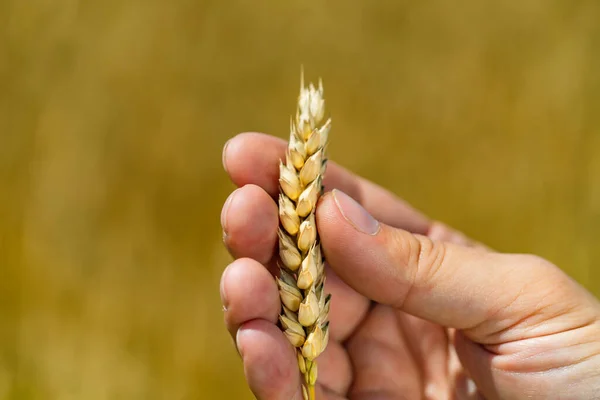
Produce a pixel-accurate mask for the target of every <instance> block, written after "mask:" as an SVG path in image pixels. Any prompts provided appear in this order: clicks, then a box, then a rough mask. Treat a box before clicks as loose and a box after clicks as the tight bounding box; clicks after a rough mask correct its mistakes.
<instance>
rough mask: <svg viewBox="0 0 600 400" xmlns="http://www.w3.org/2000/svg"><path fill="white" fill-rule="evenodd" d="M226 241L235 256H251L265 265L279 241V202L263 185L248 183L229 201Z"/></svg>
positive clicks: (224, 219)
mask: <svg viewBox="0 0 600 400" xmlns="http://www.w3.org/2000/svg"><path fill="white" fill-rule="evenodd" d="M221 219H222V222H223V231H224V241H225V245H226V246H227V247H228V248H229V250H230V251H231V253H232V255H233V256H234V257H236V258H240V257H249V258H253V259H255V260H257V261H258V262H260V263H263V264H266V263H268V262H269V260H271V258H272V257H273V254H274V251H275V245H276V243H277V226H278V225H279V217H278V212H277V205H276V204H275V202H274V201H273V199H272V198H271V197H270V196H269V194H268V193H267V192H265V191H264V190H263V189H262V188H260V187H258V186H256V185H251V184H250V185H246V186H244V187H242V188H239V189H237V190H236V191H235V192H234V193H232V195H231V196H230V197H229V199H228V200H227V202H226V205H225V206H224V209H223V215H222V218H221Z"/></svg>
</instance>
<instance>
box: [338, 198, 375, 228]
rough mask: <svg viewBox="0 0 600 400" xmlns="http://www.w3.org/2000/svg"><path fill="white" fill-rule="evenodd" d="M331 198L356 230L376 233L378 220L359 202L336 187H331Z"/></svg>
mask: <svg viewBox="0 0 600 400" xmlns="http://www.w3.org/2000/svg"><path fill="white" fill-rule="evenodd" d="M332 194H333V200H334V201H335V204H336V206H337V208H338V210H340V213H341V214H342V215H343V216H344V219H345V220H346V221H348V222H349V223H350V224H351V225H352V226H353V227H354V228H355V229H356V230H357V231H359V232H362V233H366V234H367V235H376V234H377V232H379V228H380V226H379V222H378V221H377V220H376V219H375V218H373V217H372V216H371V214H369V213H368V212H367V210H365V209H364V208H363V207H362V206H361V205H360V204H358V203H357V202H356V201H354V200H353V199H352V198H351V197H350V196H348V195H347V194H345V193H344V192H340V191H339V190H337V189H333V191H332Z"/></svg>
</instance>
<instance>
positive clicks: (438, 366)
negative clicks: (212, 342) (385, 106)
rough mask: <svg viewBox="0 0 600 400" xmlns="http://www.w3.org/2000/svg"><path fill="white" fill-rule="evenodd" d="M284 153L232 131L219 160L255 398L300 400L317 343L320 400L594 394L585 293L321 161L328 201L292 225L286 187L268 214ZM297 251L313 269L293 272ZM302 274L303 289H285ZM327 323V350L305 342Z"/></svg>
mask: <svg viewBox="0 0 600 400" xmlns="http://www.w3.org/2000/svg"><path fill="white" fill-rule="evenodd" d="M315 91H318V89H316V88H315ZM297 125H299V124H297ZM315 128H316V125H315ZM296 130H297V126H296V127H294V132H296ZM313 130H314V129H313ZM294 140H295V139H292V141H291V142H290V143H293V142H294ZM304 140H306V139H304ZM308 140H310V139H308ZM303 143H304V142H303ZM319 143H321V141H319ZM305 146H306V144H305ZM320 146H322V144H320ZM288 149H289V143H285V142H284V141H281V140H280V139H276V138H274V137H270V136H267V135H262V134H242V135H239V136H237V137H236V138H234V139H232V140H231V141H229V142H228V145H227V146H226V148H225V150H224V154H223V163H224V166H225V169H226V170H227V172H228V174H229V176H230V177H231V179H232V180H233V182H234V183H235V184H236V185H237V186H239V189H237V190H236V191H235V192H234V193H232V194H231V195H230V196H229V198H228V200H227V202H226V204H225V206H224V208H223V212H222V215H221V223H222V225H223V231H224V242H225V244H226V246H227V247H228V249H229V251H230V252H231V254H232V255H233V256H234V257H235V258H236V260H235V261H234V262H233V263H232V264H231V265H229V266H228V267H227V269H226V270H225V272H224V273H223V277H222V279H221V296H222V301H223V306H224V308H225V310H226V311H225V322H226V325H227V328H228V330H229V332H230V333H231V335H232V336H233V337H234V338H235V341H236V345H237V348H238V350H239V353H240V355H241V357H242V360H243V364H244V373H245V376H246V379H247V381H248V384H249V386H250V389H251V390H252V392H253V393H254V394H255V395H256V397H257V398H258V399H260V400H272V399H277V400H279V399H281V400H290V399H292V400H301V399H302V398H303V396H305V395H307V394H308V393H306V392H307V390H306V389H308V388H311V387H312V383H314V382H315V378H312V377H311V376H310V371H311V370H312V365H311V363H312V360H314V357H316V355H318V354H319V353H320V352H321V351H322V350H323V348H324V347H325V345H324V344H326V343H327V342H328V344H327V347H326V348H325V350H324V351H323V353H322V354H321V355H320V356H319V358H318V362H319V371H318V372H319V373H318V381H316V384H315V385H314V393H315V397H316V398H317V399H319V400H323V399H326V400H340V399H345V398H349V399H359V400H360V399H375V398H377V399H397V398H407V399H420V398H427V399H448V398H488V399H504V398H510V399H520V398H531V396H532V395H533V396H534V397H535V398H539V399H559V398H561V399H562V398H564V399H567V398H568V399H598V398H600V342H599V341H598V338H599V337H600V305H599V304H598V301H597V300H596V299H595V298H594V297H593V296H591V295H590V293H588V292H586V291H585V290H584V289H583V288H582V287H581V286H579V285H578V284H577V283H576V282H574V281H572V280H571V279H569V278H568V277H567V276H566V275H565V274H564V273H562V271H560V270H559V269H558V268H557V267H555V266H554V265H552V264H550V263H548V262H547V261H545V260H542V259H540V258H538V257H534V256H529V255H515V254H499V253H494V252H491V251H489V250H487V249H485V248H483V247H482V246H478V245H477V244H475V243H473V242H471V241H469V240H467V239H465V237H464V236H463V235H461V234H459V233H457V232H455V231H453V230H451V229H449V228H447V227H445V226H444V225H441V224H439V223H435V222H432V221H430V220H429V219H427V218H426V217H424V216H423V215H422V214H420V213H418V212H417V211H415V210H414V209H412V208H411V207H409V206H408V205H407V204H406V203H404V202H403V201H401V200H399V199H397V198H396V197H394V196H393V195H392V194H390V193H389V192H387V191H385V190H383V189H382V188H380V187H378V186H376V185H374V184H372V183H370V182H368V181H366V180H364V179H362V178H358V177H357V176H355V175H353V174H351V173H350V172H348V171H346V170H344V169H343V168H341V167H340V166H338V165H336V164H335V163H331V162H330V163H328V167H327V186H328V187H331V188H333V189H334V190H333V191H332V192H330V193H326V194H324V195H323V197H322V198H321V200H320V201H319V203H318V205H317V207H316V210H314V203H313V202H312V200H311V201H310V207H307V208H306V210H304V211H301V212H300V213H299V212H298V204H296V202H295V200H293V198H294V197H296V194H298V190H296V191H295V192H294V191H291V190H289V188H287V189H286V190H285V191H283V192H284V194H285V193H286V192H287V194H285V196H287V198H288V199H289V200H290V201H292V203H293V204H291V205H290V203H289V202H288V200H286V198H285V197H284V198H283V199H281V203H282V207H278V203H279V201H280V194H281V191H282V187H281V186H284V185H285V183H283V184H282V185H281V186H280V179H281V176H282V175H283V176H287V175H289V174H287V173H286V172H285V171H286V170H284V173H283V174H281V175H280V166H279V164H278V162H279V160H282V159H286V157H287V156H288V154H289V151H288ZM312 154H313V155H314V154H316V153H312ZM305 157H306V158H304V160H305V161H304V163H305V164H306V163H307V162H308V161H306V160H308V159H309V158H310V156H308V155H307V156H305ZM321 157H322V156H321ZM288 165H289V164H288V163H287V159H286V162H285V163H284V167H285V168H287V170H288V171H289V170H290V169H291V168H289V167H288ZM297 165H300V164H299V163H298V164H297ZM293 168H294V171H296V172H295V173H297V174H299V173H301V171H302V168H299V167H297V166H296V165H294V166H293ZM292 172H293V171H292ZM319 173H321V172H319ZM286 174H287V175H286ZM290 176H291V175H290ZM309 176H311V177H312V176H314V173H313V174H309ZM290 179H292V180H293V179H294V178H290ZM298 179H300V178H298ZM314 179H317V178H314ZM314 179H312V180H311V179H306V180H304V182H305V184H304V186H306V187H309V186H310V185H311V182H314ZM304 190H306V189H304ZM344 192H346V193H349V194H351V195H352V197H354V198H359V199H360V200H361V203H362V205H361V204H359V203H358V202H356V201H355V200H353V198H351V197H350V196H348V195H346V194H344ZM290 195H291V196H290ZM300 197H301V194H298V196H297V199H300ZM363 205H364V207H363ZM294 206H295V208H294ZM292 210H294V211H295V212H296V213H297V214H298V220H296V219H295V218H294V215H293V212H292ZM308 210H310V211H308ZM281 216H283V217H281ZM288 217H289V218H290V219H292V220H293V221H287V218H288ZM281 219H283V220H284V221H285V222H284V221H281ZM313 221H314V223H315V225H314V226H316V227H317V231H318V240H317V235H316V233H317V232H314V231H310V230H309V231H306V230H302V232H304V233H303V234H302V235H300V232H301V228H300V225H302V224H305V227H306V226H308V225H310V226H313ZM380 221H381V222H380ZM280 226H284V227H285V226H287V227H285V228H284V230H285V232H284V231H282V230H281V229H280ZM296 226H297V229H298V232H297V233H296V234H294V233H293V232H294V230H295V228H294V227H296ZM288 229H291V231H292V232H290V231H289V230H288ZM304 229H306V228H304ZM409 231H411V232H414V233H416V234H412V233H409ZM307 234H308V236H307V238H308V239H306V241H305V240H304V239H302V240H301V242H302V243H299V239H301V238H303V237H304V235H307ZM282 235H287V236H283V238H284V239H283V240H284V241H285V242H284V243H283V244H282V243H281V242H280V237H282ZM425 235H427V236H425ZM288 239H289V240H288ZM309 239H310V240H309ZM317 243H319V244H320V246H321V247H320V251H321V253H322V254H323V255H325V257H326V258H327V263H328V265H329V266H330V267H331V269H330V270H329V269H328V268H327V290H328V291H329V292H331V294H332V296H333V297H332V298H333V300H332V302H331V310H330V312H329V319H331V324H330V325H327V322H326V320H327V318H326V317H325V315H324V314H323V313H322V312H321V311H322V310H324V309H326V307H325V304H326V303H327V299H326V298H323V297H322V296H323V294H322V292H321V290H322V289H321V283H322V280H323V268H322V265H321V264H318V260H320V259H321V258H320V256H319V255H318V254H316V252H317V251H318V250H317V249H316V244H317ZM280 245H281V247H280ZM277 249H282V252H283V253H284V254H283V255H282V256H281V257H279V253H281V252H280V251H278V250H277ZM294 249H296V251H297V254H299V255H300V256H299V257H298V256H297V254H296V253H295V252H294ZM298 249H300V250H299V251H298ZM288 250H289V251H290V252H291V253H290V255H288V254H287V253H286V252H287V251H288ZM311 254H313V258H312V260H315V259H316V260H317V261H315V262H314V265H315V266H314V267H313V266H312V265H311V266H306V267H304V268H303V266H302V263H303V262H304V260H306V257H307V255H308V256H310V255H311ZM315 254H316V257H314V255H315ZM278 258H281V259H282V260H285V261H284V263H282V264H283V265H284V272H283V273H282V274H279V273H278V271H277V266H276V265H275V261H274V260H277V259H278ZM310 262H311V263H312V261H310ZM298 263H299V264H298ZM307 263H308V261H307ZM303 271H309V275H310V277H308V276H307V277H306V281H304V280H303V281H302V282H301V283H299V282H298V281H299V279H300V276H301V275H302V272H303ZM286 274H287V275H286ZM305 275H306V273H305ZM275 276H276V277H275ZM302 276H304V275H302ZM302 279H305V278H302ZM298 293H300V295H298ZM313 294H314V296H313ZM315 297H316V299H317V300H316V302H315V300H314V299H315ZM282 301H283V304H284V305H285V307H286V308H282V306H281V303H282ZM301 304H304V308H303V310H304V311H302V317H301V316H300V313H301V311H300V310H301V309H300V305H301ZM314 304H317V306H318V307H317V306H315V305H314ZM296 308H297V311H292V310H294V309H296ZM325 314H327V313H325ZM315 316H317V317H316V321H315V322H313V320H314V319H315ZM284 317H285V318H284ZM282 320H283V322H282ZM296 320H297V323H298V324H297V325H296ZM301 320H302V322H301ZM325 326H326V327H327V328H326V332H327V334H328V335H329V340H327V339H326V337H325V336H324V335H323V336H321V335H322V333H320V334H319V336H316V337H315V336H314V335H313V337H315V339H311V334H314V332H317V331H318V328H320V329H321V332H323V331H324V330H325V329H324V328H325ZM281 328H283V329H284V330H283V331H282V330H281ZM319 340H320V342H319ZM290 342H292V343H293V344H294V345H295V347H294V346H291V345H290ZM306 343H309V345H308V346H306ZM305 346H306V347H305ZM305 348H306V355H307V356H309V357H305ZM299 355H302V357H299ZM307 360H308V361H309V363H308V364H307V363H306V361H307ZM302 362H304V363H305V365H304V366H302ZM299 363H300V364H299ZM299 365H300V367H301V368H302V370H303V371H306V372H308V375H309V376H308V379H307V373H306V372H305V373H304V374H300V373H299V372H298V371H299ZM315 372H316V370H315ZM315 375H316V374H315ZM307 381H308V382H307ZM311 389H312V388H311Z"/></svg>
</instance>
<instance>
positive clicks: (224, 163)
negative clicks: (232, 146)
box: [221, 139, 231, 173]
mask: <svg viewBox="0 0 600 400" xmlns="http://www.w3.org/2000/svg"><path fill="white" fill-rule="evenodd" d="M229 143H231V139H229V140H228V141H227V142H225V145H224V146H223V154H222V155H221V162H222V163H223V169H224V170H225V172H227V173H229V171H227V146H229Z"/></svg>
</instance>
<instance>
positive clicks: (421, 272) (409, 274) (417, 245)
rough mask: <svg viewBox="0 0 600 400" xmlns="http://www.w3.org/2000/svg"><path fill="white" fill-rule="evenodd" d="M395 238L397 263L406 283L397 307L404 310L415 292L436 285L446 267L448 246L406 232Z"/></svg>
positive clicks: (400, 232)
mask: <svg viewBox="0 0 600 400" xmlns="http://www.w3.org/2000/svg"><path fill="white" fill-rule="evenodd" d="M393 237H394V247H395V249H394V251H395V253H396V255H397V257H398V259H397V262H398V264H399V266H400V269H401V271H403V272H402V274H403V275H404V276H403V281H404V282H406V288H405V290H403V291H402V292H401V294H400V296H399V299H398V301H397V302H396V305H397V307H399V308H402V307H403V305H404V304H405V303H406V302H407V301H409V298H410V296H411V293H413V292H414V291H415V290H422V289H427V288H429V287H431V286H433V285H435V282H436V281H437V279H438V278H437V277H438V275H439V274H440V272H441V271H442V269H443V266H444V265H445V264H444V259H445V257H446V244H445V243H444V242H441V241H433V240H431V239H430V238H428V237H426V236H420V235H412V234H410V233H407V232H404V231H396V234H394V235H393Z"/></svg>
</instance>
